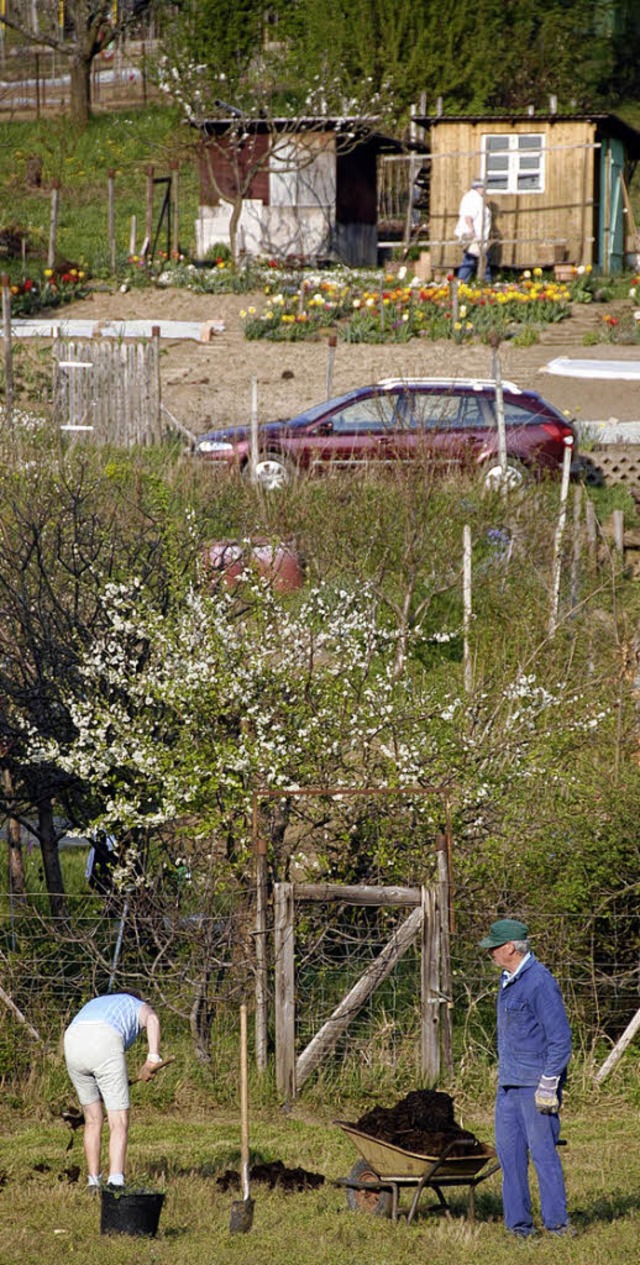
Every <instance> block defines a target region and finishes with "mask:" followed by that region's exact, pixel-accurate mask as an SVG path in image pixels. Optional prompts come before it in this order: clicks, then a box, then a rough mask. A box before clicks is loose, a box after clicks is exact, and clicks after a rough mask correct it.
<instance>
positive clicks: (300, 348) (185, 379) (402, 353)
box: [65, 289, 640, 433]
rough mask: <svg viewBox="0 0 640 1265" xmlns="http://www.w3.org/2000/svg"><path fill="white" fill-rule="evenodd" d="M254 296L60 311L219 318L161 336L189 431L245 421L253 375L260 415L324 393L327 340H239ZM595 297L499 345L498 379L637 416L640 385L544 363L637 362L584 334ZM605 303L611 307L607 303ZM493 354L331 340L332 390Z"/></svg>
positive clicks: (149, 297)
mask: <svg viewBox="0 0 640 1265" xmlns="http://www.w3.org/2000/svg"><path fill="white" fill-rule="evenodd" d="M262 301H263V296H261V295H254V296H249V295H202V294H191V293H189V292H188V291H185V290H173V291H170V290H160V289H159V290H155V289H154V290H151V289H144V290H132V291H129V292H127V293H126V294H121V293H120V292H119V291H116V292H115V293H107V292H99V291H96V292H95V293H94V294H93V295H92V296H90V297H89V298H87V299H83V300H82V301H81V302H79V303H75V304H73V305H72V306H71V307H69V308H67V309H65V314H66V315H68V316H69V317H78V318H82V317H85V318H87V319H93V320H103V319H110V320H133V319H141V318H144V319H147V320H154V319H155V320H182V321H187V320H188V321H197V322H199V323H204V322H206V321H209V320H222V321H224V323H225V330H224V333H221V334H217V335H214V337H213V338H212V340H211V341H210V342H208V343H206V342H201V343H197V342H191V341H189V342H186V341H185V342H171V341H166V342H163V344H162V351H163V355H162V386H163V398H164V402H165V404H166V405H167V408H168V409H170V411H171V412H172V413H173V414H174V415H175V416H176V417H177V418H178V419H179V420H180V421H181V422H183V423H184V424H185V425H186V426H187V427H189V429H190V430H192V431H194V432H196V433H198V432H200V431H202V430H206V429H208V428H209V427H211V426H215V425H223V424H225V423H235V422H244V421H246V420H247V419H248V416H249V410H250V404H251V379H252V376H253V375H255V377H256V378H257V382H258V402H259V413H260V417H261V418H262V419H263V420H268V419H270V418H276V417H283V416H291V415H293V414H294V413H297V412H299V411H300V410H301V409H303V408H305V407H307V406H309V405H311V404H314V403H318V402H319V401H320V400H322V399H324V398H325V395H326V384H327V344H326V341H325V340H323V341H319V342H308V343H268V342H264V341H260V342H246V341H245V338H244V334H243V322H242V320H241V318H240V312H241V310H243V309H246V308H247V307H248V306H249V304H251V303H253V304H255V306H256V307H257V308H258V309H259V308H260V307H261V306H262ZM604 310H605V309H604V308H603V307H602V305H599V304H590V305H584V306H581V305H576V306H574V315H573V316H572V317H571V319H570V320H567V321H562V322H561V323H560V324H558V325H552V326H550V327H549V328H548V329H547V330H545V332H544V333H543V335H542V338H541V341H540V342H539V343H538V344H536V345H535V346H534V347H521V348H518V347H514V346H513V344H511V343H508V342H507V343H504V344H503V346H502V348H501V360H502V372H503V376H504V377H505V379H510V380H511V381H513V382H516V383H517V384H518V386H521V387H527V388H530V389H534V390H536V391H539V392H540V393H541V394H542V395H544V396H546V398H547V399H549V400H550V401H551V402H552V403H553V404H555V405H556V407H558V408H560V409H565V410H567V411H568V412H569V413H570V414H571V415H572V416H574V417H577V418H578V420H583V421H608V420H609V419H611V418H615V419H617V420H618V421H621V422H625V421H638V420H640V393H639V391H638V387H637V385H634V384H633V383H630V382H614V383H612V382H607V381H602V382H598V381H588V382H581V381H578V380H576V379H571V378H560V377H555V376H550V375H548V374H545V373H543V372H541V370H542V367H543V366H544V365H545V364H546V363H547V362H548V361H549V360H551V359H554V358H555V357H558V356H570V357H573V358H580V359H608V360H635V361H640V347H637V346H636V347H634V346H614V345H612V344H606V343H601V344H599V345H597V346H595V347H585V346H584V345H583V342H582V339H583V336H584V334H585V333H586V332H588V331H592V330H595V329H597V328H599V327H601V326H602V313H603V311H604ZM607 310H608V309H607ZM490 367H491V355H490V350H489V348H488V347H485V346H483V345H481V344H473V345H471V346H468V345H465V346H457V345H453V344H451V343H449V342H444V341H441V342H435V343H434V342H428V341H426V340H422V339H415V340H414V341H413V342H410V343H406V344H400V345H390V344H388V345H383V346H374V345H368V344H356V345H347V344H345V343H338V347H337V351H336V355H335V363H334V371H333V386H332V394H334V395H337V394H339V393H340V392H341V391H346V390H349V389H350V388H352V387H354V386H358V385H364V384H365V383H368V382H374V381H377V380H378V379H380V378H387V377H470V376H475V377H487V376H488V375H489V373H490Z"/></svg>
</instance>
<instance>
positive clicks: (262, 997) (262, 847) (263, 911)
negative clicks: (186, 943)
mask: <svg viewBox="0 0 640 1265" xmlns="http://www.w3.org/2000/svg"><path fill="white" fill-rule="evenodd" d="M253 855H254V857H255V862H256V931H255V936H256V1019H255V1025H256V1066H257V1068H258V1071H259V1072H265V1071H266V1069H267V1030H268V1014H267V998H268V976H267V971H268V960H267V954H268V946H267V899H268V878H269V876H268V869H267V843H266V840H265V839H261V838H260V836H259V833H258V803H257V799H256V796H255V794H254V798H253Z"/></svg>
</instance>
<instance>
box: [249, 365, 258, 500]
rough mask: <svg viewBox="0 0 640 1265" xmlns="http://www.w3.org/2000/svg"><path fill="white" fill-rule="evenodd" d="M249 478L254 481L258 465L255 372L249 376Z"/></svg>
mask: <svg viewBox="0 0 640 1265" xmlns="http://www.w3.org/2000/svg"><path fill="white" fill-rule="evenodd" d="M250 444H251V457H250V461H251V480H252V482H255V477H256V469H257V466H258V379H257V378H256V376H255V374H252V376H251V431H250Z"/></svg>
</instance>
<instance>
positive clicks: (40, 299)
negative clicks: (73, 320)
mask: <svg viewBox="0 0 640 1265" xmlns="http://www.w3.org/2000/svg"><path fill="white" fill-rule="evenodd" d="M9 289H10V291H11V315H12V316H14V317H15V316H34V315H35V314H36V313H37V312H41V311H43V309H45V308H52V307H59V306H60V305H61V304H62V303H73V301H74V299H83V298H84V297H85V295H86V294H87V293H88V291H87V286H86V283H85V274H84V272H81V271H79V270H78V269H77V268H70V269H69V271H68V272H59V273H55V272H53V270H52V269H49V268H47V269H45V271H44V273H43V276H42V280H36V279H35V278H31V277H27V279H26V280H25V281H20V282H14V283H12V284H11V285H10V287H9Z"/></svg>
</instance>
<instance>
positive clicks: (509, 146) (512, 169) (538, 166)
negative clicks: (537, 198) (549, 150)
mask: <svg viewBox="0 0 640 1265" xmlns="http://www.w3.org/2000/svg"><path fill="white" fill-rule="evenodd" d="M544 142H545V138H544V135H543V133H542V132H526V133H513V132H512V133H508V134H506V135H505V134H503V133H501V134H500V135H499V136H489V135H486V136H483V137H482V148H483V153H484V170H485V174H486V177H487V184H488V187H489V189H490V190H493V191H495V192H496V193H542V192H543V190H544V178H545V152H544Z"/></svg>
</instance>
